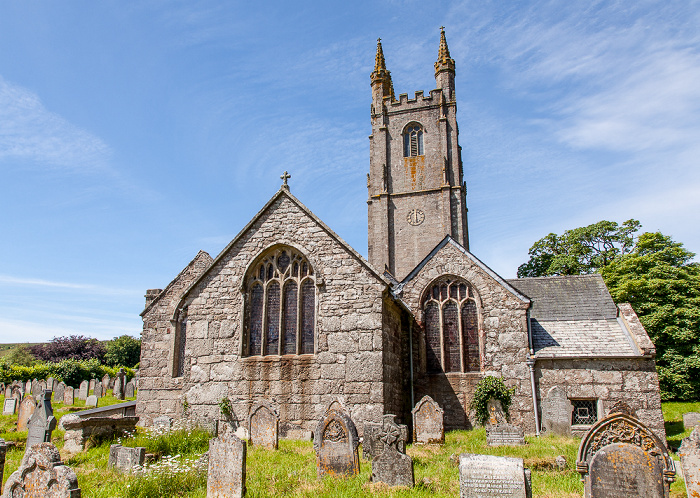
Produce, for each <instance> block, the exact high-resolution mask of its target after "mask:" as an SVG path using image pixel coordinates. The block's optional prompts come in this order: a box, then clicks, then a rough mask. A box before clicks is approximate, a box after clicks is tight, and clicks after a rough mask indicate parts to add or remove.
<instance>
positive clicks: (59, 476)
mask: <svg viewBox="0 0 700 498" xmlns="http://www.w3.org/2000/svg"><path fill="white" fill-rule="evenodd" d="M4 491H5V492H4V494H3V498H14V497H22V498H80V488H79V487H78V477H77V476H76V475H75V472H73V469H71V468H70V467H68V466H66V465H64V464H63V462H61V456H60V455H59V453H58V449H56V447H55V446H54V445H53V444H51V443H41V444H37V445H35V446H32V447H31V448H28V449H27V452H26V453H25V454H24V457H23V458H22V463H21V464H20V466H19V468H18V469H17V470H16V471H15V472H13V473H12V475H10V477H9V478H8V479H7V482H6V483H5V490H4Z"/></svg>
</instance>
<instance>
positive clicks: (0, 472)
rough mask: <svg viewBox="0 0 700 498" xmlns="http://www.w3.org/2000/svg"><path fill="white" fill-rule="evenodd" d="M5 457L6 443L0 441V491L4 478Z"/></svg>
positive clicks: (2, 440)
mask: <svg viewBox="0 0 700 498" xmlns="http://www.w3.org/2000/svg"><path fill="white" fill-rule="evenodd" d="M6 455H7V443H5V440H4V439H0V490H1V489H2V479H3V477H4V476H5V456H6Z"/></svg>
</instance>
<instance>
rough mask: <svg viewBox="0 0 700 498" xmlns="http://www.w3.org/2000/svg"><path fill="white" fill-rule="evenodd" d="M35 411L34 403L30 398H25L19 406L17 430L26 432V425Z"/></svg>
mask: <svg viewBox="0 0 700 498" xmlns="http://www.w3.org/2000/svg"><path fill="white" fill-rule="evenodd" d="M34 410H36V402H35V401H34V398H32V397H31V396H26V397H25V398H24V399H23V400H22V402H21V403H20V404H19V412H18V414H17V430H18V431H26V430H27V423H29V419H30V417H31V416H32V414H33V413H34Z"/></svg>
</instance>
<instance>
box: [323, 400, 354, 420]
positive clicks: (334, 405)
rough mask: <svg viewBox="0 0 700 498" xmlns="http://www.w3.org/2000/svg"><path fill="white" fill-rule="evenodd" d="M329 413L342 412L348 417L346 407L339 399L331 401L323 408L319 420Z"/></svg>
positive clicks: (348, 413) (348, 412) (348, 411)
mask: <svg viewBox="0 0 700 498" xmlns="http://www.w3.org/2000/svg"><path fill="white" fill-rule="evenodd" d="M331 411H336V412H342V413H344V414H345V415H347V416H348V417H350V410H348V407H347V406H346V405H345V401H343V400H342V399H341V398H339V397H335V398H333V399H331V401H330V402H329V403H328V404H327V405H326V406H325V407H324V408H323V412H321V418H323V417H325V416H326V415H328V414H329V413H330V412H331Z"/></svg>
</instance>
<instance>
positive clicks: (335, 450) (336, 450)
mask: <svg viewBox="0 0 700 498" xmlns="http://www.w3.org/2000/svg"><path fill="white" fill-rule="evenodd" d="M359 444H360V438H359V437H358V436H357V429H356V428H355V424H354V423H353V421H352V420H351V419H350V417H348V416H347V414H345V413H341V412H337V411H331V412H329V413H328V414H327V415H326V416H325V417H323V419H321V421H320V422H319V423H318V425H317V426H316V430H315V431H314V450H315V451H316V472H317V475H318V477H319V478H321V477H323V476H324V475H332V476H348V477H350V476H354V475H357V474H359V473H360V457H359V455H358V452H357V447H358V445H359Z"/></svg>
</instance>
